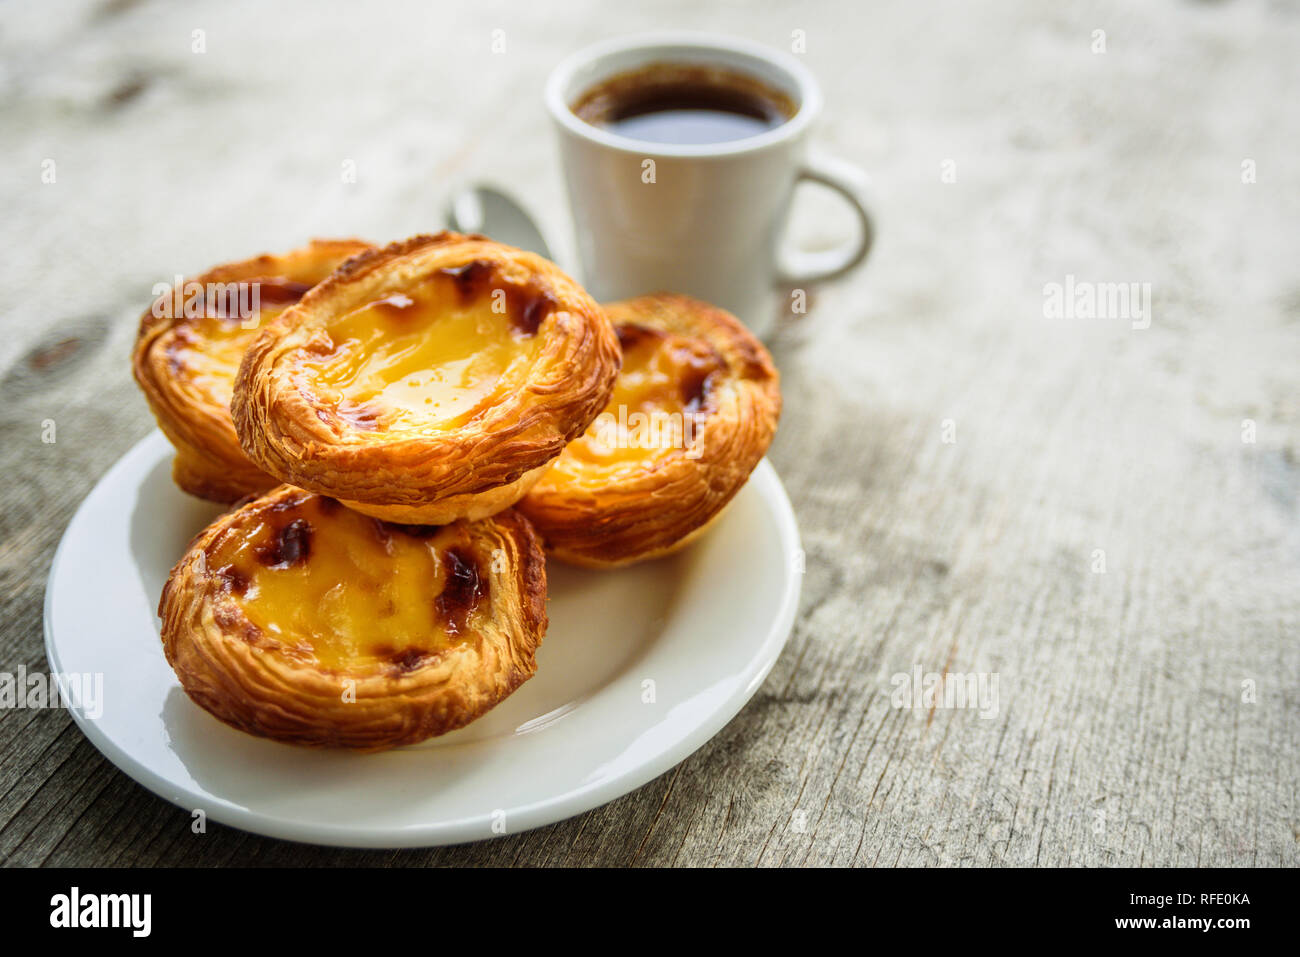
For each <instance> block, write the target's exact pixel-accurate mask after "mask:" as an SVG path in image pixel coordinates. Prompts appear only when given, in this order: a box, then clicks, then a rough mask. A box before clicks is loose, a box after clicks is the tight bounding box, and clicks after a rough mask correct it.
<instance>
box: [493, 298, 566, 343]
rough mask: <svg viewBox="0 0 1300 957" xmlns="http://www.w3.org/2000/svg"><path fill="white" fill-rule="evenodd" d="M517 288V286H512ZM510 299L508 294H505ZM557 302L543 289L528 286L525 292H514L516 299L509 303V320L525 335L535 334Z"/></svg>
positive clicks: (556, 305) (554, 308) (557, 304)
mask: <svg viewBox="0 0 1300 957" xmlns="http://www.w3.org/2000/svg"><path fill="white" fill-rule="evenodd" d="M513 288H515V289H518V287H513ZM506 298H507V299H510V294H509V293H507V294H506ZM558 306H559V303H558V302H556V300H555V297H554V296H552V295H551V294H550V292H548V291H547V290H545V289H534V288H531V287H530V288H529V289H528V290H527V291H526V292H523V293H516V299H515V301H514V302H511V303H510V320H511V322H513V323H514V326H515V328H516V329H517V330H519V332H521V333H523V334H524V335H525V336H535V335H537V330H538V329H540V328H541V327H542V323H543V322H545V321H546V317H547V316H549V315H550V314H551V313H553V312H554V311H555V310H556V307H558Z"/></svg>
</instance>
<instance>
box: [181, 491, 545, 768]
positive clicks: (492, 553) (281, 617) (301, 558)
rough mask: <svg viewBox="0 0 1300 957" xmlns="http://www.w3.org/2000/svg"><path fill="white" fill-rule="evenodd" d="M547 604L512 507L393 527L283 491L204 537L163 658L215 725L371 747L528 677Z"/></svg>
mask: <svg viewBox="0 0 1300 957" xmlns="http://www.w3.org/2000/svg"><path fill="white" fill-rule="evenodd" d="M545 596H546V571H545V563H544V559H543V556H542V551H541V546H540V542H539V540H538V538H537V536H536V535H535V534H534V532H533V530H532V528H531V527H530V526H529V523H528V521H527V520H526V519H525V518H523V517H522V516H521V515H519V513H518V512H516V511H514V510H510V511H507V512H503V513H501V514H499V515H496V516H493V517H492V518H489V519H484V520H481V521H477V522H465V523H458V524H453V525H447V526H441V527H439V526H405V525H394V524H391V523H388V522H384V521H382V520H380V519H375V518H371V517H369V516H366V515H362V514H360V513H358V512H354V511H351V510H350V509H347V508H344V507H343V506H341V505H340V504H339V503H338V502H337V501H335V500H334V499H331V498H326V497H324V496H320V495H315V494H313V493H311V492H306V491H303V490H301V489H295V488H292V487H290V486H287V485H286V486H280V487H279V488H276V489H274V490H272V491H271V492H269V493H267V494H266V495H264V496H262V497H260V498H257V499H254V500H252V501H250V502H249V503H248V504H246V505H244V506H242V507H241V508H239V509H237V510H235V511H233V512H230V513H228V514H226V515H224V516H222V517H221V518H219V519H218V520H217V521H215V522H214V523H213V524H212V525H210V526H208V528H206V529H205V530H204V531H203V532H201V533H200V534H199V536H198V538H196V539H195V540H194V542H193V543H192V544H191V546H190V549H189V551H188V553H187V554H186V555H185V557H184V558H182V559H181V560H180V562H179V563H178V564H177V565H176V567H175V568H174V569H173V570H172V573H171V576H170V578H168V580H167V584H166V586H165V587H164V589H163V594H162V601H161V603H160V605H159V610H158V613H159V615H160V617H161V618H162V641H163V648H164V650H165V652H166V655H167V661H168V662H169V663H170V664H171V666H172V668H173V669H174V670H175V672H176V674H177V676H178V677H179V678H180V681H181V685H182V686H183V687H184V689H185V691H186V693H187V694H188V695H189V696H190V698H192V699H193V700H194V701H195V702H196V703H197V704H198V705H200V706H201V707H202V708H204V709H206V710H207V711H209V712H211V713H212V714H213V715H215V716H216V717H217V718H219V719H221V720H222V721H224V722H226V723H227V724H229V725H232V726H234V727H236V728H239V729H240V730H242V731H247V732H249V733H250V734H255V735H260V736H263V737H267V738H273V739H275V740H277V741H284V742H288V743H291V744H300V745H309V746H317V747H338V748H352V749H357V750H368V751H375V750H381V749H384V748H391V747H395V746H397V745H404V744H413V743H415V742H417V741H421V740H423V739H425V738H428V737H431V736H433V735H438V734H442V733H444V732H447V731H451V730H453V729H455V728H459V727H461V726H462V725H464V724H466V723H468V722H470V721H472V720H474V719H475V718H477V717H479V716H480V715H482V714H483V713H484V712H485V711H487V710H488V709H490V708H491V707H492V706H493V705H495V704H497V703H498V702H499V701H501V700H502V699H503V698H505V697H506V696H507V695H509V694H510V693H511V692H513V691H514V690H515V689H516V688H518V687H519V685H520V684H522V683H523V682H524V681H526V680H527V679H528V678H529V677H531V676H532V674H533V672H534V670H535V668H536V663H535V660H534V655H535V653H536V650H537V647H538V645H539V644H540V643H541V641H542V636H543V635H544V634H545V631H546V606H545Z"/></svg>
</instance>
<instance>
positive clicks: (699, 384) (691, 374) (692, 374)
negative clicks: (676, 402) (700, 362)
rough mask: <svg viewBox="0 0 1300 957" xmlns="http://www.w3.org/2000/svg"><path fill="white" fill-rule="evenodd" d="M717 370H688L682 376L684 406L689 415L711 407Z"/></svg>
mask: <svg viewBox="0 0 1300 957" xmlns="http://www.w3.org/2000/svg"><path fill="white" fill-rule="evenodd" d="M716 372H717V370H716V369H701V368H699V367H697V366H690V367H689V368H687V370H686V372H685V374H684V375H683V376H682V404H683V405H684V406H685V407H686V411H687V412H688V413H691V414H694V413H699V412H704V411H706V410H707V409H708V407H709V399H710V397H711V395H712V392H713V381H714V375H715V373H716Z"/></svg>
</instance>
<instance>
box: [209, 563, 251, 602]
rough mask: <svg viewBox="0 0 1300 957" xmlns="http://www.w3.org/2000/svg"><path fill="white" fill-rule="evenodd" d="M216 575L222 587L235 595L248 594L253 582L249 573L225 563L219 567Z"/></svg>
mask: <svg viewBox="0 0 1300 957" xmlns="http://www.w3.org/2000/svg"><path fill="white" fill-rule="evenodd" d="M216 575H217V580H218V581H219V582H221V587H222V588H223V589H224V590H226V591H228V592H230V593H231V594H234V595H245V594H247V592H248V586H249V585H250V584H252V580H251V579H250V578H249V577H248V575H247V574H245V573H244V572H243V571H241V570H240V569H238V568H236V567H235V566H234V565H223V566H222V567H221V568H218V569H217V572H216Z"/></svg>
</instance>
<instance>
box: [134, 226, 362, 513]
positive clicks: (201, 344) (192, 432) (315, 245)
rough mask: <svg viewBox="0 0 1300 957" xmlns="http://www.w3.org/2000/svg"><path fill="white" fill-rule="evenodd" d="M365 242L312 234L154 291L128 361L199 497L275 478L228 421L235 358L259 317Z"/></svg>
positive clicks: (219, 496) (227, 497) (264, 485)
mask: <svg viewBox="0 0 1300 957" xmlns="http://www.w3.org/2000/svg"><path fill="white" fill-rule="evenodd" d="M369 248H370V246H369V244H367V243H363V242H359V241H356V240H333V241H326V240H316V241H314V242H312V243H311V244H310V245H308V246H305V247H303V248H302V249H295V250H294V251H292V252H289V253H285V254H284V255H281V256H271V255H266V256H256V257H254V258H252V259H246V260H244V261H242V262H235V263H227V264H226V265H224V266H217V267H216V268H215V269H211V270H209V271H208V272H206V273H204V274H203V275H201V276H197V277H195V278H193V279H189V280H186V281H185V282H184V283H183V284H182V285H181V286H180V287H177V288H174V289H172V290H171V291H169V292H167V293H165V294H163V295H161V296H159V297H158V298H157V299H156V300H155V301H154V303H153V305H151V306H150V308H149V309H148V310H147V311H146V312H145V314H144V315H143V316H142V317H141V319H140V332H139V335H138V336H137V337H136V342H135V352H134V355H133V357H132V368H133V370H134V372H135V379H136V381H137V382H138V383H139V384H140V388H141V389H142V390H143V391H144V396H145V399H146V400H148V402H149V408H150V409H152V410H153V414H154V418H156V419H157V420H158V425H159V426H160V427H161V428H162V430H163V432H165V433H166V435H167V438H168V439H170V440H171V443H172V445H173V446H175V447H176V458H175V460H174V461H173V463H172V477H173V478H174V479H175V481H176V484H177V485H179V486H180V487H181V488H183V489H184V490H185V491H187V492H189V493H190V494H192V495H198V496H200V497H202V498H207V499H212V500H213V501H217V502H234V501H236V500H238V499H241V498H243V497H244V496H246V495H254V494H259V493H261V492H264V491H266V490H267V489H269V488H271V487H272V486H274V485H278V484H279V482H278V480H277V479H274V478H272V477H271V476H269V475H267V474H266V473H265V472H263V471H262V470H261V469H259V468H258V467H257V466H255V465H254V464H253V463H252V462H250V461H249V460H248V456H246V455H244V452H243V450H242V449H241V448H240V447H239V436H237V435H236V434H235V426H234V424H233V423H232V422H231V421H230V394H231V391H232V389H233V388H234V382H235V372H236V371H238V369H239V360H240V359H242V358H243V355H244V349H245V348H246V347H247V346H248V344H249V343H250V342H251V341H252V340H253V339H254V338H255V337H256V336H257V331H258V328H259V327H260V325H261V324H262V323H264V322H266V321H269V320H270V319H271V318H273V317H275V316H277V315H279V314H280V313H281V312H283V311H284V310H285V309H287V308H288V307H289V306H291V305H293V304H294V303H296V302H297V301H298V300H299V299H300V298H301V297H302V295H303V294H304V293H305V292H306V291H307V290H308V289H310V288H311V287H312V286H314V285H315V284H316V283H318V282H320V281H321V280H322V279H324V278H325V277H326V276H328V275H329V274H330V273H331V272H333V271H334V269H335V268H336V267H337V266H338V265H339V264H340V263H342V262H343V260H345V259H347V258H348V257H349V256H354V255H356V254H357V253H359V252H362V251H364V250H366V249H369ZM254 296H255V297H256V299H254ZM255 306H256V308H255Z"/></svg>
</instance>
